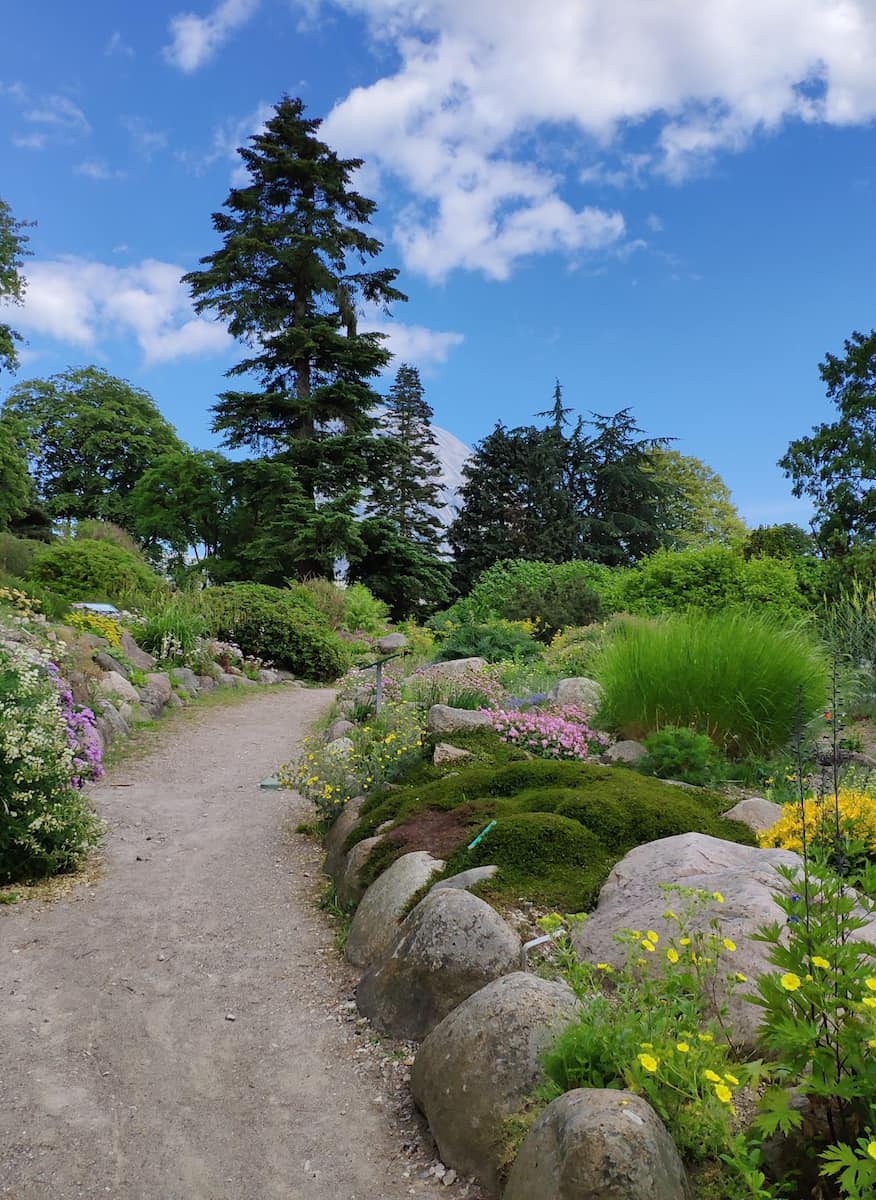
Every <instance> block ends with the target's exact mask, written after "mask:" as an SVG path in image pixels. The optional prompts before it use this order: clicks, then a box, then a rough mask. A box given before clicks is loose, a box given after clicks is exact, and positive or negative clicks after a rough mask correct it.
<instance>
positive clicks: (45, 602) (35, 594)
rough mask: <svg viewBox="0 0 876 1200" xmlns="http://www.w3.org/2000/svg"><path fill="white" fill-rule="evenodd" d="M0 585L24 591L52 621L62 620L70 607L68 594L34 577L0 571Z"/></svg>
mask: <svg viewBox="0 0 876 1200" xmlns="http://www.w3.org/2000/svg"><path fill="white" fill-rule="evenodd" d="M38 544H39V543H37V545H38ZM0 587H4V588H13V589H14V590H16V591H20V592H23V593H24V595H26V596H28V597H29V598H30V600H31V601H32V602H33V603H34V604H35V605H36V607H37V608H38V609H39V610H40V612H42V613H43V614H44V615H45V616H46V617H48V618H49V620H50V621H60V620H62V619H63V617H64V616H65V615H66V613H67V612H68V611H69V608H70V601H69V600H68V599H67V597H66V596H62V595H61V594H60V593H59V592H55V591H52V589H51V588H47V587H45V586H43V585H42V584H39V583H35V582H34V581H33V580H32V579H21V578H19V576H17V575H7V574H6V573H5V572H4V571H0Z"/></svg>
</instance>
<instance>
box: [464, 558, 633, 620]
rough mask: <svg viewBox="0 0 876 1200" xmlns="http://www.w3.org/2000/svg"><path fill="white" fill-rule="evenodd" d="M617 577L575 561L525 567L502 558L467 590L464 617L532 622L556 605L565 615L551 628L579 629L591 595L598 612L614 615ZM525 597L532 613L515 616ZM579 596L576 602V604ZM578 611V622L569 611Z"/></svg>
mask: <svg viewBox="0 0 876 1200" xmlns="http://www.w3.org/2000/svg"><path fill="white" fill-rule="evenodd" d="M618 576H619V573H618V572H615V571H612V569H611V568H610V567H606V566H604V565H603V564H602V563H594V562H585V561H582V560H575V561H573V562H564V563H548V562H531V561H529V560H528V559H503V560H502V561H500V562H497V563H494V564H493V566H492V567H490V568H489V569H488V570H486V571H484V573H483V574H482V575H481V576H480V577H479V578H478V581H477V583H476V584H475V585H474V587H473V588H472V590H471V594H470V595H469V597H468V599H467V600H466V601H464V602H463V603H465V604H467V605H468V611H469V615H470V616H472V617H473V618H475V619H477V620H484V619H486V618H489V617H506V618H514V619H516V618H517V617H518V616H523V617H528V618H530V619H532V620H535V618H536V617H538V616H544V615H545V614H544V613H543V612H542V611H541V607H540V606H547V605H548V604H556V605H558V606H560V605H562V606H563V607H564V608H565V609H566V610H567V611H564V612H562V613H559V612H558V617H559V621H558V623H557V624H556V626H555V628H562V626H563V625H567V624H568V625H575V624H577V625H583V624H586V623H587V622H588V621H590V620H593V619H594V617H593V616H591V615H590V613H591V611H592V606H593V603H594V602H593V598H592V597H593V595H594V594H595V597H596V599H597V600H598V605H597V607H596V611H597V612H598V611H599V608H600V607H601V608H603V609H605V610H606V611H607V612H611V611H613V610H614V607H615V606H614V599H613V595H614V589H615V586H616V580H617V578H618ZM524 595H525V596H526V597H527V604H528V605H530V606H531V607H533V608H534V609H536V611H533V612H522V613H521V611H520V597H521V596H524ZM579 597H582V598H581V599H579ZM576 606H577V607H579V609H580V611H581V614H582V619H576V618H575V616H574V612H575V609H576Z"/></svg>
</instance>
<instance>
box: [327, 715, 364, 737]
mask: <svg viewBox="0 0 876 1200" xmlns="http://www.w3.org/2000/svg"><path fill="white" fill-rule="evenodd" d="M355 728H356V726H355V725H354V724H353V722H352V721H345V720H344V719H343V718H342V717H340V718H338V720H337V721H332V723H331V725H329V727H328V732H327V733H326V737H325V740H326V741H327V742H336V741H337V740H338V739H339V738H345V737H346V736H347V734H349V733H352V732H353V730H354V729H355Z"/></svg>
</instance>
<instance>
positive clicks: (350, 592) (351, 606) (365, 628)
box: [342, 583, 389, 637]
mask: <svg viewBox="0 0 876 1200" xmlns="http://www.w3.org/2000/svg"><path fill="white" fill-rule="evenodd" d="M342 595H343V597H344V620H343V624H344V627H345V628H346V629H349V630H350V632H351V633H354V632H355V631H356V630H361V631H362V633H369V634H371V635H372V637H377V636H379V635H380V634H381V633H383V632H384V630H385V629H386V625H387V622H388V620H389V606H388V605H387V604H384V602H383V601H382V600H378V599H377V597H376V596H375V595H374V594H373V593H372V592H371V591H370V589H369V588H367V587H366V586H365V584H364V583H351V584H349V586H348V587H346V588H345V589H344V590H343V592H342Z"/></svg>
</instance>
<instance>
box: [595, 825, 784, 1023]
mask: <svg viewBox="0 0 876 1200" xmlns="http://www.w3.org/2000/svg"><path fill="white" fill-rule="evenodd" d="M779 866H788V867H799V866H801V861H800V858H799V857H798V856H797V855H796V854H792V853H791V852H790V851H788V850H758V849H756V848H755V847H753V846H740V845H737V844H736V843H735V842H725V841H723V840H722V839H721V838H714V837H708V836H707V835H706V834H703V833H683V834H679V835H677V836H676V837H667V838H660V839H659V841H656V842H648V843H647V844H646V845H644V846H637V847H636V849H635V850H631V851H630V852H629V854H627V855H625V856H624V858H622V859H621V861H620V862H619V863H617V864H616V865H615V867H614V868H613V869H612V872H611V874H610V875H609V877H608V879H607V880H606V882H605V884H604V885H603V888H602V891H601V892H600V893H599V903H598V905H597V907H596V911H595V912H594V913H591V915H590V917H589V919H588V920H587V921H585V922H584V923H583V924H582V925H581V926H579V928H578V929H577V930H576V932H575V934H574V935H573V944H574V947H575V951H576V953H577V954H578V956H579V957H580V958H584V959H589V960H590V961H594V962H608V963H611V964H613V965H615V966H618V965H620V963H621V962H622V961H623V960H624V958H625V952H624V950H625V948H624V947H623V946H620V945H618V943H617V942H616V941H615V940H614V935H615V933H617V931H618V930H619V929H630V928H635V929H653V930H654V931H655V932H656V933H657V934H659V936H660V942H659V946H660V949H662V948H663V946H664V945H665V944H666V942H667V940H668V939H669V938H670V937H672V936H675V937H676V939H677V938H678V925H677V924H676V922H674V921H672V920H667V919H664V917H663V913H664V912H666V911H667V909H670V910H671V909H673V908H674V909H678V908H679V906H680V904H681V902H680V901H678V900H676V901H673V899H672V897H671V896H667V895H666V893H665V892H664V891H663V890H662V889H661V887H660V885H661V884H667V883H668V884H680V885H682V886H683V887H687V888H702V889H703V890H704V891H706V892H709V893H713V892H717V893H718V894H719V895H720V896H722V897H723V903H722V904H717V903H714V904H709V905H708V906H707V907H706V908H705V909H703V910H701V912H700V914H699V916H698V918H697V922H696V925H697V927H698V928H699V929H700V930H705V929H706V928H707V927H708V924H709V921H710V920H711V919H712V917H713V916H717V917H718V919H719V921H720V923H721V928H722V930H723V932H724V934H725V936H727V937H728V938H730V939H731V940H732V941H733V942H734V943H735V945H736V950H735V952H734V953H732V954H728V955H727V956H726V957H724V956H722V958H721V967H720V978H719V983H718V996H719V1000H723V999H725V998H726V996H727V989H726V980H727V977H728V976H731V977H732V976H733V975H735V973H736V972H737V971H738V972H741V973H742V974H744V975H745V976H746V977H747V978H748V979H749V980H751V981H754V980H755V979H756V978H757V977H758V976H759V975H761V974H763V973H764V972H765V971H766V970H769V969H770V968H769V966H768V963H767V949H768V948H767V947H766V946H764V945H763V944H762V943H761V942H755V941H753V940H752V934H754V933H755V932H756V931H757V929H758V928H759V927H760V926H761V925H767V924H771V923H772V922H773V921H777V920H779V921H781V920H784V917H783V914H782V912H781V910H780V909H779V907H778V905H777V904H776V902H775V900H774V899H773V894H774V893H775V892H778V891H781V890H782V889H783V888H784V887H785V886H786V885H785V882H784V880H782V878H781V877H780V876H779V875H778V874H777V872H776V868H777V867H779ZM746 990H748V989H746V988H741V989H736V991H735V992H733V990H732V989H731V992H732V994H731V996H730V999H729V1006H730V1007H729V1021H730V1024H731V1026H732V1028H733V1030H734V1032H735V1034H736V1036H737V1037H738V1038H740V1040H741V1041H742V1042H744V1043H745V1044H746V1045H747V1046H753V1045H754V1044H755V1043H756V1038H757V1028H758V1025H759V1023H760V1015H759V1014H760V1009H759V1008H757V1007H756V1006H755V1005H753V1004H749V1003H748V1002H747V1001H745V1000H744V999H743V992H745V991H746Z"/></svg>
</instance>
